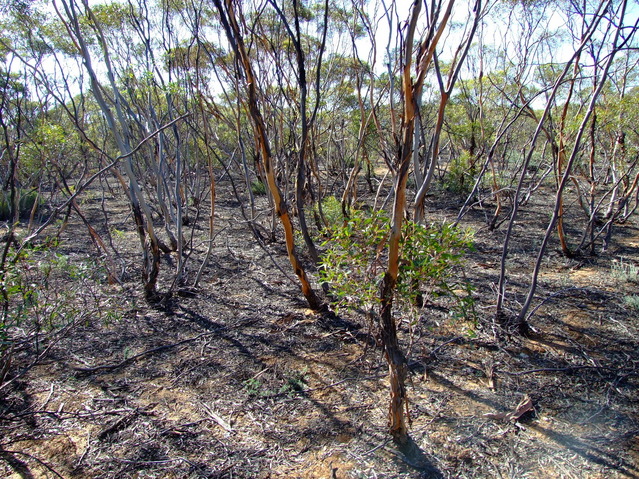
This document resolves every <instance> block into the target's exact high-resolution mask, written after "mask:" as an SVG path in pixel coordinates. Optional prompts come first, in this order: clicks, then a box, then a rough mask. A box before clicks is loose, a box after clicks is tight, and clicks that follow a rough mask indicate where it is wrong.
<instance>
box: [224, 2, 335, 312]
mask: <svg viewBox="0 0 639 479" xmlns="http://www.w3.org/2000/svg"><path fill="white" fill-rule="evenodd" d="M213 1H214V4H215V6H216V8H217V9H218V11H219V13H220V18H221V20H222V24H223V27H224V29H225V31H226V34H227V37H228V40H229V42H230V43H231V45H232V46H233V49H234V50H235V54H236V56H237V59H238V61H239V63H240V65H241V67H242V71H243V72H244V75H245V77H246V88H247V90H248V99H247V102H248V105H247V106H248V109H249V114H250V116H251V119H252V121H253V130H254V134H255V140H256V142H257V149H258V151H259V152H260V158H261V160H262V166H263V167H264V174H265V176H266V180H267V184H268V188H269V192H270V194H271V197H272V199H273V203H274V206H275V212H276V214H277V216H278V217H279V219H280V222H281V224H282V227H283V228H284V237H285V240H286V250H287V252H288V258H289V261H290V262H291V266H292V267H293V271H294V272H295V275H296V276H297V278H298V279H299V281H300V286H301V289H302V294H304V297H305V298H306V300H307V301H308V304H309V306H310V308H311V309H313V310H315V311H320V310H323V309H325V305H324V303H323V302H322V301H321V300H320V298H319V297H318V296H317V294H316V293H315V290H314V289H313V287H312V286H311V283H310V281H309V279H308V276H307V275H306V271H305V269H304V267H303V266H302V264H301V262H300V261H299V258H298V255H297V251H296V247H295V235H294V229H293V223H292V221H291V218H290V215H289V212H288V206H287V204H286V201H285V199H284V197H283V196H282V193H281V191H280V188H279V186H278V185H277V180H276V177H275V171H274V165H273V158H272V155H271V148H270V144H269V140H268V135H267V133H266V126H265V124H264V120H263V118H262V113H261V112H260V109H259V106H258V99H257V87H256V79H255V76H254V74H253V67H252V65H251V61H250V59H249V56H248V54H247V52H246V48H245V46H244V40H243V38H242V33H241V32H240V27H239V24H238V22H237V20H236V17H235V10H234V6H233V4H234V2H233V1H232V0H226V1H225V5H224V6H222V3H221V0H213Z"/></svg>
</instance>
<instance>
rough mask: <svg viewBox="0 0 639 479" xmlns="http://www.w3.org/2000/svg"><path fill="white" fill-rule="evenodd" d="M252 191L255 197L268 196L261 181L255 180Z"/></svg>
mask: <svg viewBox="0 0 639 479" xmlns="http://www.w3.org/2000/svg"><path fill="white" fill-rule="evenodd" d="M251 191H252V192H253V194H254V195H265V194H266V185H265V184H264V182H263V181H261V180H254V181H253V182H252V183H251Z"/></svg>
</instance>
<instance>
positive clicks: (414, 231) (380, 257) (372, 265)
mask: <svg viewBox="0 0 639 479" xmlns="http://www.w3.org/2000/svg"><path fill="white" fill-rule="evenodd" d="M389 233H390V221H389V218H388V216H387V214H386V213H385V212H384V211H376V212H373V213H367V212H364V211H359V210H355V211H353V213H352V216H351V218H350V220H349V221H347V222H346V223H345V224H343V226H340V225H336V226H335V227H334V228H333V229H332V231H331V237H330V239H329V240H327V241H326V242H325V243H324V245H323V246H324V248H325V253H324V254H323V255H322V264H321V268H320V274H321V278H322V280H323V281H326V282H328V283H329V284H330V285H331V287H332V291H333V293H334V295H335V297H336V300H335V306H336V307H337V308H340V307H347V308H364V309H365V310H368V311H371V310H374V309H375V308H376V307H377V306H378V305H379V286H380V284H381V281H382V278H383V277H384V274H385V272H386V262H387V240H388V237H389ZM471 248H472V238H471V235H470V234H469V233H468V231H464V230H461V229H458V228H456V227H454V226H451V225H448V224H445V223H444V224H438V225H435V224H433V225H431V226H423V225H419V224H417V223H413V222H410V221H407V222H405V224H404V227H403V231H402V239H401V263H400V269H399V277H398V284H397V290H396V291H397V296H396V303H395V304H396V306H397V307H398V309H399V310H400V311H401V312H402V313H404V314H410V312H411V311H413V310H414V308H415V307H416V305H420V304H422V303H423V298H424V295H428V298H429V299H430V298H432V299H434V298H436V297H443V296H446V297H449V298H451V299H452V300H453V303H454V307H453V309H454V310H455V313H456V314H457V315H462V316H466V317H468V316H470V315H472V314H474V309H473V300H472V297H471V295H470V292H471V290H472V288H471V287H470V285H468V284H466V282H465V281H463V279H459V278H458V277H457V275H456V274H455V272H456V271H457V269H458V267H459V266H461V265H462V264H463V256H464V254H465V253H466V252H467V251H469V250H470V249H471Z"/></svg>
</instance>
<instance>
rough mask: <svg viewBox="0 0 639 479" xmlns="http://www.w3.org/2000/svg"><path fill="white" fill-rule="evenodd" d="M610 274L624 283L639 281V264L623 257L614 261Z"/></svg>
mask: <svg viewBox="0 0 639 479" xmlns="http://www.w3.org/2000/svg"><path fill="white" fill-rule="evenodd" d="M610 276H612V278H613V279H615V280H617V281H620V282H622V283H639V266H637V265H636V264H634V263H630V262H628V261H624V259H623V258H621V259H620V260H619V261H614V262H613V263H612V266H611V271H610Z"/></svg>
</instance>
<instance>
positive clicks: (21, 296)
mask: <svg viewBox="0 0 639 479" xmlns="http://www.w3.org/2000/svg"><path fill="white" fill-rule="evenodd" d="M55 246H56V242H55V241H53V242H51V243H49V244H42V245H39V246H32V247H28V248H24V249H23V250H22V251H21V252H20V253H19V256H18V257H17V258H13V259H12V260H10V261H9V260H7V261H6V262H5V263H4V265H3V266H2V267H1V268H0V305H1V306H0V308H1V311H0V363H2V358H3V357H5V354H6V353H7V351H9V350H10V349H11V346H12V344H13V343H14V342H15V341H16V340H17V339H18V338H20V336H21V335H22V334H25V333H26V334H27V335H28V336H29V341H35V342H36V344H35V347H36V349H38V348H39V347H41V346H42V345H43V344H44V341H45V339H46V338H49V337H52V336H53V335H54V334H55V332H56V331H59V330H61V329H63V328H65V327H67V326H69V325H70V324H72V323H74V322H75V321H79V320H81V319H83V318H86V319H89V318H96V317H99V318H101V319H102V320H104V321H111V320H113V319H117V317H118V315H119V307H118V306H116V303H115V302H114V301H112V299H113V298H108V297H106V296H105V295H103V294H100V293H98V291H97V288H98V287H99V285H101V284H103V283H104V282H105V281H106V274H105V271H104V269H103V268H102V267H101V266H100V265H99V264H97V263H96V262H94V261H92V260H80V261H78V260H77V259H76V258H73V257H70V256H68V255H63V254H60V253H58V252H56V251H55ZM2 369H3V364H0V373H1V371H2ZM1 379H2V378H1V377H0V382H1Z"/></svg>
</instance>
